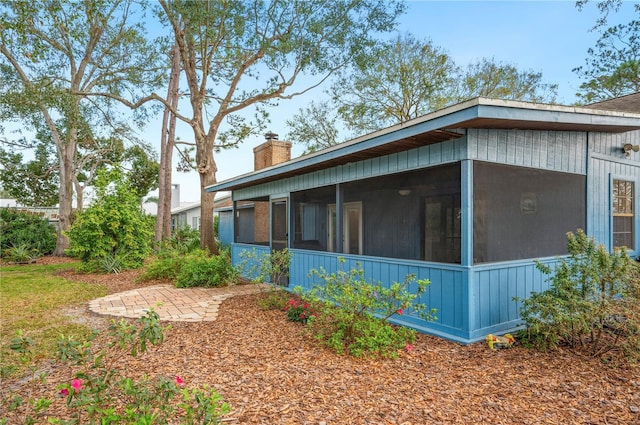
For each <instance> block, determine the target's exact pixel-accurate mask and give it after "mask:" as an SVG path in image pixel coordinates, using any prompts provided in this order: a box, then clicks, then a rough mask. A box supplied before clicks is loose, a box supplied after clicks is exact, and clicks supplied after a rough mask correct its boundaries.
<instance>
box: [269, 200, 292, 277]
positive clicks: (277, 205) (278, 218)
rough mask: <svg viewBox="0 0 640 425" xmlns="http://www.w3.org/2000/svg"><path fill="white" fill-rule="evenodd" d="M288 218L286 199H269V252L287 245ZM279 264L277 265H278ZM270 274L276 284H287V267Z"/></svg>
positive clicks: (279, 249)
mask: <svg viewBox="0 0 640 425" xmlns="http://www.w3.org/2000/svg"><path fill="white" fill-rule="evenodd" d="M288 229H289V220H288V214H287V200H286V199H275V200H273V201H271V252H272V253H274V252H275V251H282V250H283V249H285V248H288V247H289V231H288ZM280 266H281V265H279V267H280ZM277 268H278V267H276V268H274V269H276V271H277V273H275V274H274V276H272V282H274V283H276V284H277V285H282V286H288V285H289V267H285V268H284V270H277Z"/></svg>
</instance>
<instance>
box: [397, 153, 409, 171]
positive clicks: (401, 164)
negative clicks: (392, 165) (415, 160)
mask: <svg viewBox="0 0 640 425" xmlns="http://www.w3.org/2000/svg"><path fill="white" fill-rule="evenodd" d="M397 159H398V162H397V167H396V168H397V169H398V170H406V169H407V168H408V164H409V151H404V152H398V154H397Z"/></svg>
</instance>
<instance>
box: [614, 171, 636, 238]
mask: <svg viewBox="0 0 640 425" xmlns="http://www.w3.org/2000/svg"><path fill="white" fill-rule="evenodd" d="M633 194H634V184H633V182H630V181H625V180H614V181H613V197H612V198H613V199H612V202H613V246H614V247H616V248H621V247H627V248H630V249H634V246H635V244H634V242H635V241H634V238H633V233H634V229H633V223H634V221H635V220H634V219H635V213H634V208H633V204H634V196H633Z"/></svg>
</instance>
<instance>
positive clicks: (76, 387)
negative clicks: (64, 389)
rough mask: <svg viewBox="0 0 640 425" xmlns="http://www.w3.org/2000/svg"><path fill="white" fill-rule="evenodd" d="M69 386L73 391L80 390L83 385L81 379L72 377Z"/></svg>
mask: <svg viewBox="0 0 640 425" xmlns="http://www.w3.org/2000/svg"><path fill="white" fill-rule="evenodd" d="M71 388H73V390H74V391H75V392H80V390H81V389H83V388H84V387H83V386H82V381H81V380H80V379H74V380H73V381H71Z"/></svg>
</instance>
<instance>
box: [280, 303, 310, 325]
mask: <svg viewBox="0 0 640 425" xmlns="http://www.w3.org/2000/svg"><path fill="white" fill-rule="evenodd" d="M284 311H286V312H287V318H288V319H289V321H291V322H300V323H307V321H308V320H309V319H311V318H312V317H314V316H315V314H314V313H313V310H312V309H311V305H310V304H309V303H308V302H307V301H304V300H298V299H296V298H290V299H289V301H287V303H286V304H285V306H284Z"/></svg>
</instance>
